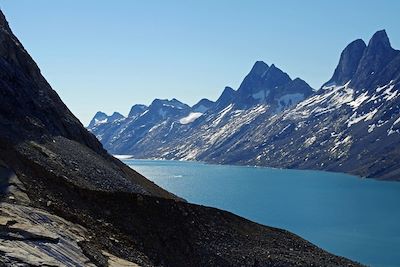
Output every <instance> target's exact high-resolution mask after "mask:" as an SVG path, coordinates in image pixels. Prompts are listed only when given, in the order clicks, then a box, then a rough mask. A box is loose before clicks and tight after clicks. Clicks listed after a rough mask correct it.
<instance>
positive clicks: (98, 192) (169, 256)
mask: <svg viewBox="0 0 400 267" xmlns="http://www.w3.org/2000/svg"><path fill="white" fill-rule="evenodd" d="M0 103H1V105H0V181H1V183H0V189H1V190H0V196H1V202H0V240H1V246H0V264H2V265H5V266H16V265H18V266H43V265H47V266H58V265H61V264H68V265H70V266H95V265H96V266H121V265H123V266H138V265H140V266H311V265H319V266H355V265H357V264H355V263H353V262H351V261H349V260H347V259H344V258H341V257H337V256H334V255H331V254H329V253H327V252H325V251H323V250H321V249H319V248H317V247H316V246H314V245H312V244H310V243H309V242H307V241H305V240H303V239H301V238H300V237H298V236H296V235H294V234H291V233H289V232H287V231H284V230H279V229H275V228H270V227H266V226H261V225H258V224H256V223H253V222H250V221H247V220H245V219H243V218H240V217H238V216H235V215H233V214H230V213H228V212H225V211H220V210H217V209H213V208H206V207H201V206H197V205H192V204H188V203H185V202H183V201H182V200H180V199H179V198H177V197H176V196H174V195H172V194H170V193H168V192H166V191H165V190H163V189H161V188H159V187H157V186H156V185H154V184H153V183H151V182H150V181H148V180H147V179H145V178H144V177H143V176H141V175H139V174H138V173H136V172H135V171H133V170H131V169H130V168H128V167H127V166H125V165H124V164H123V163H121V162H120V161H118V160H116V159H114V158H113V157H111V156H110V155H108V154H107V153H106V151H105V150H103V148H102V146H101V144H100V143H99V142H98V141H97V140H96V138H95V137H94V136H93V135H92V134H90V133H89V132H87V131H86V130H85V129H84V127H83V126H82V125H81V124H80V122H79V121H78V120H77V119H76V118H75V117H74V116H73V115H72V113H71V112H70V111H69V110H68V108H67V107H66V106H65V105H64V104H63V103H62V101H61V100H60V98H59V97H58V96H57V94H56V93H55V91H53V90H52V89H51V87H50V86H49V84H48V83H47V82H46V80H45V79H44V78H43V77H42V75H41V74H40V70H39V69H38V67H37V66H36V64H35V63H34V61H33V60H32V59H31V57H30V56H29V55H28V53H27V52H26V51H25V50H24V48H23V46H22V45H21V43H20V42H19V41H18V40H17V38H16V37H15V36H14V35H13V34H12V32H11V30H10V28H9V26H8V24H7V22H6V20H5V18H4V16H3V14H2V13H1V12H0ZM137 264H138V265H137Z"/></svg>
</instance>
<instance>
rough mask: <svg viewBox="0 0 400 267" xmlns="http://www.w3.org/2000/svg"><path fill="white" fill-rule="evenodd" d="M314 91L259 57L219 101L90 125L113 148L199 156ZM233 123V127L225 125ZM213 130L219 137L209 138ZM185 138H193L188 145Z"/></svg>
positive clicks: (157, 155)
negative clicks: (253, 123) (259, 59)
mask: <svg viewBox="0 0 400 267" xmlns="http://www.w3.org/2000/svg"><path fill="white" fill-rule="evenodd" d="M313 92H314V91H313V89H312V88H311V87H310V86H309V85H308V84H307V83H306V82H304V81H303V80H301V79H299V78H296V79H294V80H292V79H291V78H290V77H289V75H288V74H286V73H284V72H283V71H281V70H280V69H279V68H277V67H276V66H275V65H271V66H268V65H267V64H266V63H264V62H262V61H258V62H256V63H255V64H254V66H253V67H252V69H251V70H250V72H249V74H248V75H247V76H246V77H245V79H244V80H243V82H242V84H241V85H240V87H239V89H238V90H237V91H236V90H234V89H232V88H231V87H225V89H224V90H223V92H222V94H221V96H220V97H219V98H218V99H217V100H216V101H215V102H212V101H210V100H208V99H202V100H200V101H199V102H198V103H197V104H195V105H194V106H193V107H191V108H190V107H188V106H184V107H182V108H180V109H179V111H180V113H171V114H167V115H166V116H164V117H160V116H158V117H153V116H152V117H149V115H148V114H147V113H143V114H142V115H140V116H139V117H135V118H134V119H126V120H125V121H122V122H120V121H118V122H114V123H112V122H111V123H105V124H102V125H101V127H90V126H89V127H88V129H89V130H90V131H91V132H93V133H94V134H95V135H96V136H97V137H98V138H99V140H100V141H101V142H102V143H103V145H104V147H105V148H106V149H107V150H108V151H109V152H111V153H114V154H132V155H134V156H135V157H140V158H147V157H152V158H154V157H155V158H184V159H195V158H196V157H197V156H198V154H199V153H200V152H201V153H203V152H204V151H206V150H207V149H210V148H211V147H213V149H216V148H217V144H218V143H221V142H225V141H226V140H225V139H226V138H228V137H229V138H238V137H239V136H240V134H243V133H244V132H245V131H246V130H247V129H248V126H249V122H250V121H252V120H253V119H254V118H256V117H257V116H258V115H259V114H261V113H265V114H269V115H270V116H273V115H274V114H276V113H279V112H281V111H282V110H285V109H287V108H289V107H291V106H293V105H295V104H296V103H298V102H299V101H301V100H303V99H305V98H307V97H308V96H310V95H311V94H312V93H313ZM153 103H154V102H153ZM153 103H152V104H151V105H150V106H153ZM175 106H177V105H176V104H175ZM149 112H150V111H149ZM160 112H161V111H160V106H156V107H154V108H153V109H152V112H151V113H152V114H153V113H155V114H158V113H160ZM228 128H230V130H229V131H225V132H223V131H222V130H221V129H228ZM210 136H215V137H214V138H213V139H212V140H211V141H210V140H208V139H210ZM181 141H182V142H181ZM184 142H188V143H189V142H191V144H190V145H189V146H185V145H183V143H184ZM174 146H175V147H174ZM184 151H187V154H185V152H184Z"/></svg>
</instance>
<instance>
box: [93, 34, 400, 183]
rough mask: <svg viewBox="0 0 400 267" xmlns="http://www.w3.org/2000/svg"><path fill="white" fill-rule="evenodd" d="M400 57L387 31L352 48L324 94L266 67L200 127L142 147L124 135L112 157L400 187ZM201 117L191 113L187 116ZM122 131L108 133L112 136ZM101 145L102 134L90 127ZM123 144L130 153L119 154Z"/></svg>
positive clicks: (162, 124)
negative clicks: (321, 175)
mask: <svg viewBox="0 0 400 267" xmlns="http://www.w3.org/2000/svg"><path fill="white" fill-rule="evenodd" d="M399 83H400V53H399V51H398V50H395V49H393V48H392V47H391V45H390V41H389V38H388V36H387V34H386V32H385V31H384V30H382V31H378V32H376V33H375V34H374V35H373V36H372V38H371V40H370V41H369V43H368V45H367V44H366V43H365V42H364V41H363V40H360V39H358V40H355V41H353V42H351V43H350V44H349V45H348V46H347V47H346V48H345V49H344V50H343V52H342V53H341V55H340V59H339V63H338V66H337V67H336V69H335V71H334V73H333V75H332V77H331V79H329V80H328V81H327V82H326V83H325V84H324V85H323V86H322V87H321V88H320V89H319V90H318V91H313V90H312V89H311V88H310V87H309V86H308V85H307V83H306V82H304V81H303V80H301V79H299V78H296V79H294V80H292V79H291V78H290V77H289V76H288V75H287V74H286V73H285V72H283V71H282V70H280V69H279V68H277V67H276V66H275V65H273V64H272V65H271V66H269V65H268V64H266V63H264V62H262V61H258V62H256V63H255V64H254V66H253V67H252V69H251V71H250V72H249V74H248V75H247V76H246V77H245V79H244V80H243V82H242V83H241V85H240V87H239V88H238V90H237V91H235V90H233V89H232V88H230V87H226V88H225V90H224V91H223V93H222V94H221V96H220V98H219V99H218V100H217V101H216V102H215V103H214V104H213V105H210V108H208V109H207V110H206V111H205V112H203V113H202V114H201V115H200V114H197V115H196V116H198V117H197V118H196V119H195V120H194V121H193V122H192V123H190V124H184V125H182V124H180V123H179V120H178V119H172V118H171V119H170V120H163V121H161V120H160V121H158V122H157V123H155V124H154V127H155V128H152V130H151V131H148V132H146V133H142V135H141V136H140V138H137V139H135V140H133V139H131V138H129V137H127V136H129V134H130V131H131V130H132V128H130V130H128V131H125V132H123V133H121V134H119V135H118V136H117V137H116V140H114V141H113V144H112V145H108V143H107V142H106V141H103V140H102V143H103V144H104V145H105V147H106V149H108V150H109V151H110V152H111V153H118V154H131V155H133V156H134V157H138V158H164V159H185V160H201V161H206V162H211V163H225V164H243V165H257V166H271V167H278V168H298V169H318V170H328V171H338V172H346V173H351V174H355V175H358V176H363V177H374V178H380V179H390V180H400V163H399V162H400V154H399V153H400V149H399V147H400V146H399V144H400V136H399V134H400V131H399V129H400V128H399V127H400V118H399V104H400V103H399V101H400V100H399V98H398V96H399V89H400V88H399V87H400V86H399ZM189 112H193V111H187V113H189ZM112 125H113V124H107V126H105V127H109V129H110V130H109V131H110V132H112V131H113V130H112ZM89 130H90V131H92V132H93V133H94V134H95V135H96V136H97V137H99V133H98V132H97V131H96V129H93V128H90V127H89ZM121 142H125V143H129V145H127V146H120V145H114V144H119V143H121Z"/></svg>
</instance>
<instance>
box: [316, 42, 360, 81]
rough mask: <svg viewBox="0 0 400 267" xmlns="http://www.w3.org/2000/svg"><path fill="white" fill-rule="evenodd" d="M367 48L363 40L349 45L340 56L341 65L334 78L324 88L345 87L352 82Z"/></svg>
mask: <svg viewBox="0 0 400 267" xmlns="http://www.w3.org/2000/svg"><path fill="white" fill-rule="evenodd" d="M366 47H367V45H366V44H365V42H364V41H363V40H361V39H357V40H355V41H353V42H351V43H350V44H349V45H347V46H346V48H345V49H344V50H343V51H342V54H341V55H340V59H339V64H338V65H337V67H336V69H335V72H334V73H333V76H332V78H331V79H330V80H329V81H328V82H326V83H325V84H324V85H323V86H322V87H324V86H326V85H333V84H335V85H343V84H345V83H347V82H348V81H349V80H352V79H353V75H354V73H355V72H356V71H357V67H358V64H359V63H360V59H361V57H362V56H363V54H364V50H365V48H366Z"/></svg>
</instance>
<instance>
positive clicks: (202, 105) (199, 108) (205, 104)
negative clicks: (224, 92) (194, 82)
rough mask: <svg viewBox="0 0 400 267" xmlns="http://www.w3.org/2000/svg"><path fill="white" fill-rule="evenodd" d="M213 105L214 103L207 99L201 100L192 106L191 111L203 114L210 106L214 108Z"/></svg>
mask: <svg viewBox="0 0 400 267" xmlns="http://www.w3.org/2000/svg"><path fill="white" fill-rule="evenodd" d="M214 104H215V103H214V102H213V101H211V100H209V99H207V98H203V99H201V100H200V101H199V102H197V103H196V104H194V105H193V106H192V111H193V112H200V113H204V112H206V111H207V110H209V109H210V108H211V107H212V106H214Z"/></svg>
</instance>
